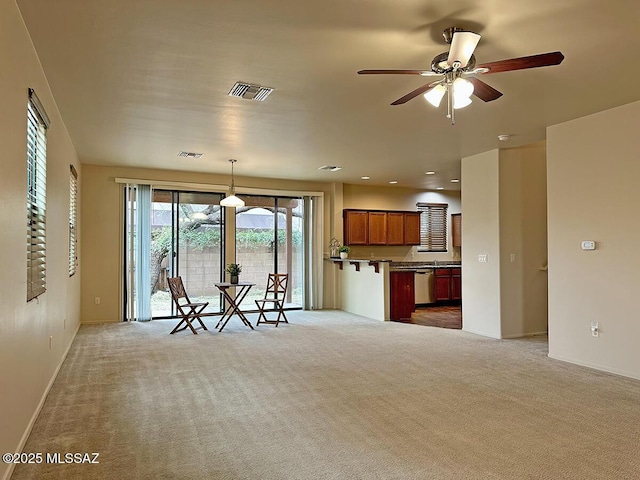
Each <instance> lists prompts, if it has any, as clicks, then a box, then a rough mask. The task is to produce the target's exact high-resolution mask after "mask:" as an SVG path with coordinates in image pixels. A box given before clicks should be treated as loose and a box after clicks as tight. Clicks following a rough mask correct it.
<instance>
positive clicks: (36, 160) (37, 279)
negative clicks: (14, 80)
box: [26, 89, 49, 301]
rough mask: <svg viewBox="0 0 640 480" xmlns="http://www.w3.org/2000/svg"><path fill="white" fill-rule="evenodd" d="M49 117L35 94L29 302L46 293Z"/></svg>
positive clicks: (30, 127) (31, 107)
mask: <svg viewBox="0 0 640 480" xmlns="http://www.w3.org/2000/svg"><path fill="white" fill-rule="evenodd" d="M48 126H49V117H47V114H46V113H45V111H44V109H43V108H42V104H41V103H40V101H39V100H38V98H37V96H36V95H35V92H34V91H33V90H32V89H29V102H28V104H27V191H26V200H27V301H29V300H32V299H34V298H36V297H37V296H38V295H41V294H42V293H44V292H45V290H46V226H47V224H46V203H47V193H46V185H47V184H46V182H47V174H46V172H47V170H46V163H47V137H46V135H47V127H48Z"/></svg>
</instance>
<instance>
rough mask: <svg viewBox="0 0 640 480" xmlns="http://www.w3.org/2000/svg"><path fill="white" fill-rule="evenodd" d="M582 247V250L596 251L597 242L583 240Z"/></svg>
mask: <svg viewBox="0 0 640 480" xmlns="http://www.w3.org/2000/svg"><path fill="white" fill-rule="evenodd" d="M580 247H581V248H582V250H595V249H596V242H594V241H593V240H583V241H582V243H581V244H580Z"/></svg>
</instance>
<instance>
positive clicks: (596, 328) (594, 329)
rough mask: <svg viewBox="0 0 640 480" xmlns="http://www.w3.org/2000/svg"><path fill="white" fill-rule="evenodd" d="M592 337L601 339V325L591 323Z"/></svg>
mask: <svg viewBox="0 0 640 480" xmlns="http://www.w3.org/2000/svg"><path fill="white" fill-rule="evenodd" d="M591 336H592V337H599V336H600V325H599V324H598V322H591Z"/></svg>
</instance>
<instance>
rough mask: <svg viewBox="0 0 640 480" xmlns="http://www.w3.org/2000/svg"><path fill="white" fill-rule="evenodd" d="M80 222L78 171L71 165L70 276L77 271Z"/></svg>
mask: <svg viewBox="0 0 640 480" xmlns="http://www.w3.org/2000/svg"><path fill="white" fill-rule="evenodd" d="M77 224H78V172H76V169H75V168H73V165H71V168H70V173H69V276H70V277H71V276H72V275H73V274H74V273H76V266H77V264H78V250H77V239H76V228H77Z"/></svg>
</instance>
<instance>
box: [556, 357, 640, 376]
mask: <svg viewBox="0 0 640 480" xmlns="http://www.w3.org/2000/svg"><path fill="white" fill-rule="evenodd" d="M548 357H549V358H552V359H554V360H560V361H561V362H566V363H573V364H574V365H580V366H581V367H587V368H591V369H593V370H599V371H601V372H605V373H611V374H613V375H619V376H621V377H627V378H633V379H634V380H640V373H637V372H629V371H627V370H622V369H619V368H614V367H610V366H608V365H600V364H598V363H592V362H583V361H581V360H577V359H575V358H571V357H565V356H562V355H551V354H549V355H548Z"/></svg>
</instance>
